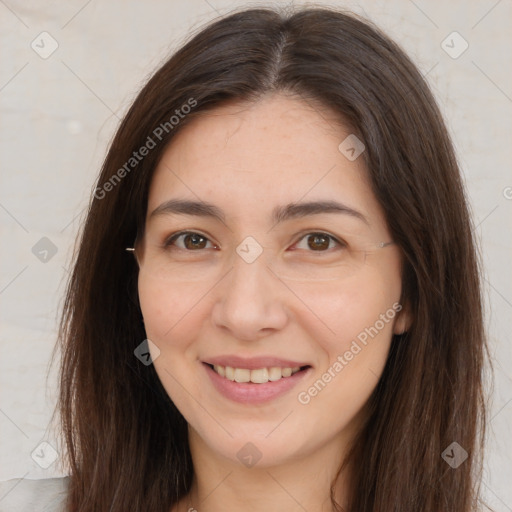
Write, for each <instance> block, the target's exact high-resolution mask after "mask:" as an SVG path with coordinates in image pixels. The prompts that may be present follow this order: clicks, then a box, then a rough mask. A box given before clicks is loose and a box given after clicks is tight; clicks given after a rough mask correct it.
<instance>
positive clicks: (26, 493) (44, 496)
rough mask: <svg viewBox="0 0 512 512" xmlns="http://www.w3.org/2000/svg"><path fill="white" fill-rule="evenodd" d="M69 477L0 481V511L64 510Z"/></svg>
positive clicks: (38, 511) (45, 511)
mask: <svg viewBox="0 0 512 512" xmlns="http://www.w3.org/2000/svg"><path fill="white" fill-rule="evenodd" d="M68 483H69V477H62V478H47V479H43V480H27V479H25V478H15V479H13V480H4V481H0V512H64V506H65V502H66V496H67V488H68Z"/></svg>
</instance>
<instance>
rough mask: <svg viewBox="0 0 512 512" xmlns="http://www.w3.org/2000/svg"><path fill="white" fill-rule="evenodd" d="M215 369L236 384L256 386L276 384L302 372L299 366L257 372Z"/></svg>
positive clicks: (224, 367) (227, 367) (223, 367)
mask: <svg viewBox="0 0 512 512" xmlns="http://www.w3.org/2000/svg"><path fill="white" fill-rule="evenodd" d="M213 369H214V370H215V371H216V372H217V373H218V374H219V375H220V376H221V377H225V378H226V379H228V380H231V381H235V382H253V383H255V384H265V383H267V382H269V381H271V382H274V381H276V380H279V379H281V378H283V377H290V376H291V375H293V374H295V373H297V372H298V371H299V370H300V367H299V366H296V367H295V368H280V367H279V366H272V367H271V368H258V369H257V370H248V369H247V368H232V367H231V366H220V365H218V364H215V365H213Z"/></svg>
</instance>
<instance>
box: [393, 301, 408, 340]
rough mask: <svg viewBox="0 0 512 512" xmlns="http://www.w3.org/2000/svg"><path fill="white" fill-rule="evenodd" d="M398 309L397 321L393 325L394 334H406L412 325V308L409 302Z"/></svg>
mask: <svg viewBox="0 0 512 512" xmlns="http://www.w3.org/2000/svg"><path fill="white" fill-rule="evenodd" d="M401 306H402V307H401V309H400V310H399V311H398V313H397V316H396V319H395V323H394V325H393V334H404V333H405V332H407V331H408V330H409V329H410V327H411V325H412V314H411V308H410V306H409V305H408V304H404V305H401Z"/></svg>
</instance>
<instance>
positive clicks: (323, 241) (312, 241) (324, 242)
mask: <svg viewBox="0 0 512 512" xmlns="http://www.w3.org/2000/svg"><path fill="white" fill-rule="evenodd" d="M330 242H331V241H330V238H329V237H328V236H326V235H322V234H314V235H308V247H309V248H310V249H312V250H313V251H321V250H324V249H328V248H329V244H330Z"/></svg>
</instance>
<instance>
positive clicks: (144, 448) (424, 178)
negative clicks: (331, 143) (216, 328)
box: [59, 8, 488, 512]
mask: <svg viewBox="0 0 512 512" xmlns="http://www.w3.org/2000/svg"><path fill="white" fill-rule="evenodd" d="M274 92H282V93H287V94H291V95H295V96H296V97H297V98H299V99H302V100H304V101H310V102H312V103H313V102H314V103H315V104H317V105H318V104H321V105H323V106H324V107H326V108H328V109H329V110H330V111H333V112H335V113H337V114H338V115H339V116H340V119H342V121H343V122H344V124H345V126H347V127H349V128H350V130H351V132H352V133H354V134H356V135H357V137H358V138H360V139H361V140H362V141H364V144H365V145H366V151H365V152H364V153H363V157H364V158H365V162H366V166H367V168H368V175H369V179H370V182H371V186H372V188H373V191H374V193H375V195H376V197H377V199H378V201H379V202H380V204H381V206H382V208H383V211H384V212H385V216H386V220H387V223H388V226H389V229H390V233H391V234H392V239H393V240H395V241H396V242H397V244H398V245H399V246H400V248H401V250H402V253H403V257H404V269H403V276H402V277H403V296H402V301H401V302H402V303H403V304H405V305H407V307H408V308H410V312H411V315H412V318H413V323H412V325H411V327H410V329H409V330H408V332H407V333H405V334H403V335H400V336H398V335H397V336H395V337H394V339H393V340H392V345H391V350H390V353H389V357H388V360H387V364H386V367H385V369H384V372H383V375H382V376H381V378H380V381H379V383H378V385H377V387H376V389H375V391H374V393H373V394H372V396H371V397H370V399H369V401H368V403H367V410H368V414H367V418H368V419H367V421H366V423H365V424H364V427H363V429H362V430H361V431H360V433H359V435H358V437H357V439H356V440H355V442H354V444H353V449H352V451H351V454H350V456H351V458H350V460H351V461H352V463H353V464H352V467H353V485H352V488H351V496H350V510H351V511H353V512H355V511H359V512H376V511H383V512H384V511H385V512H389V511H396V512H411V511H418V510H421V511H423V512H440V511H446V512H448V511H450V512H451V511H457V512H470V511H473V510H475V509H476V507H477V503H478V496H479V481H480V475H481V453H482V449H483V441H484V435H485V411H486V404H485V400H484V396H485V395H484V392H483V377H482V370H483V364H484V362H485V360H486V356H487V355H488V354H487V345H486V340H485V335H484V329H483V320H482V301H481V291H480V290H481V288H480V278H479V264H478V258H477V253H476V250H475V245H474V239H473V234H472V224H471V219H470V216H469V214H468V207H467V201H466V197H465V192H464V189H463V186H462V184H461V178H460V173H459V169H458V165H457V162H456V158H455V156H454V151H453V148H452V144H451V142H450V138H449V136H448V133H447V130H446V128H445V125H444V123H443V120H442V117H441V115H440V113H439V110H438V108H437V106H436V103H435V100H434V98H433V95H432V93H431V92H430V90H429V88H428V86H427V84H426V82H425V80H424V79H423V78H422V76H421V74H420V73H419V72H418V70H417V69H416V67H415V66H414V65H413V64H412V63H411V61H410V60H409V58H408V57H407V56H406V55H405V53H404V52H403V51H402V50H401V49H400V48H399V47H398V46H397V45H396V44H395V43H394V42H392V41H391V40H390V39H389V38H388V37H386V36H385V35H383V34H382V33H381V32H380V31H379V30H378V29H377V28H376V27H374V26H372V25H371V24H370V23H369V22H366V21H362V20H360V19H358V18H357V17H355V16H353V15H350V14H345V13H342V12H340V11H338V10H332V9H328V8H307V9H301V10H295V11H286V10H280V11H275V10H272V9H251V10H243V11H240V12H236V13H233V14H231V15H229V16H226V17H224V18H221V19H219V20H216V21H215V22H213V23H211V24H209V25H208V26H207V27H206V28H204V29H202V30H201V31H199V32H198V33H196V34H195V35H194V36H193V37H191V38H190V40H189V41H188V42H187V43H186V44H185V45H184V46H183V47H182V48H181V49H180V50H179V51H177V52H176V53H175V54H174V55H172V56H171V58H170V59H169V60H167V61H166V62H165V63H164V64H163V66H161V67H160V69H158V71H156V73H155V74H154V75H153V76H152V78H151V79H150V80H149V81H148V83H147V84H146V85H145V86H144V88H143V89H142V91H141V92H140V93H139V95H138V97H137V98H136V100H135V102H134V103H133V105H132V107H131V108H130V110H129V112H128V113H127V114H126V116H125V118H124V119H123V121H122V123H121V125H120V127H119V129H118V130H117V133H116V135H115V138H114V139H113V141H112V143H111V146H110V150H109V152H108V154H107V156H106V159H105V162H104V164H103V167H102V170H101V174H100V176H99V179H98V182H97V184H96V188H95V190H94V193H93V195H92V198H91V202H90V206H89V210H88V214H87V219H86V222H85V224H84V226H83V229H82V232H81V235H80V239H79V244H78V246H77V250H76V255H75V263H74V268H73V272H72V275H71V277H70V280H69V284H68V288H67V294H66V299H65V304H64V310H63V315H62V320H61V327H60V336H59V340H60V347H61V349H62V368H61V381H60V402H59V406H60V407H59V411H60V416H61V423H62V431H63V439H64V441H65V445H66V447H67V457H68V461H69V465H70V469H71V478H70V486H69V503H68V510H69V511H82V512H85V511H91V512H92V511H94V512H101V511H107V510H108V511H110V512H116V511H118V512H126V511H127V510H140V511H164V510H165V511H167V510H169V509H170V507H171V506H172V505H173V504H175V503H177V502H178V501H179V499H180V498H182V497H183V496H184V495H186V494H187V493H188V491H189V488H190V485H191V481H192V476H193V466H192V459H191V455H190V451H189V447H188V437H187V423H186V421H185V419H184V418H183V416H182V415H181V414H180V412H179V411H178V410H177V409H176V407H175V406H174V404H173V403H172V401H171V400H170V398H169V396H168V395H167V393H166V392H165V390H164V388H163V386H162V385H161V383H160V380H159V378H158V376H157V374H156V372H155V370H154V368H153V365H149V366H146V365H144V364H141V361H139V360H138V359H137V358H136V357H135V356H134V350H135V349H136V347H137V346H139V345H140V343H141V342H142V341H143V340H144V339H145V338H146V335H145V331H144V325H143V322H142V320H141V312H140V308H139V304H138V298H137V271H138V269H137V265H136V262H135V260H134V258H133V257H132V255H131V254H130V253H127V252H126V251H125V248H126V247H129V246H132V245H133V242H134V240H135V239H136V238H137V237H140V236H141V235H142V234H143V229H144V222H145V215H146V208H147V197H148V189H149V185H150V181H151V178H152V173H153V171H154V169H155V167H156V165H157V163H158V161H159V158H160V157H161V156H162V154H163V152H164V150H165V149H166V146H167V144H169V143H170V142H171V141H172V138H173V136H174V135H175V134H176V133H177V132H178V131H179V130H181V129H182V128H183V127H184V126H186V125H187V123H188V122H189V121H190V120H191V119H193V118H194V117H196V116H198V115H201V113H204V111H206V110H209V109H212V108H214V107H216V106H220V105H221V104H223V103H224V102H227V101H230V100H237V101H248V102H251V101H256V100H257V99H259V98H261V97H262V96H263V95H265V94H269V93H274ZM185 105H187V107H186V108H185ZM172 116H174V118H173V117H172ZM156 134H158V136H157V135H156ZM150 139H151V141H152V143H151V142H150ZM143 146H145V147H146V148H148V151H144V153H145V154H144V155H142V153H143V151H140V148H142V147H143ZM134 152H136V153H137V157H135V156H134ZM122 169H124V172H123V171H122ZM454 442H456V443H458V445H460V447H461V449H464V450H465V451H466V452H467V454H468V458H467V460H465V461H464V462H463V463H462V464H461V465H460V466H459V467H457V468H456V469H454V468H452V467H450V465H449V464H448V463H447V462H445V460H446V459H445V460H443V457H442V454H443V452H444V451H445V449H447V448H449V447H450V445H452V443H454ZM452 449H453V446H452ZM456 449H457V450H459V448H457V447H456ZM460 453H462V452H460ZM451 455H453V452H450V456H451ZM341 462H342V461H340V463H341ZM340 465H341V464H340ZM328 484H329V485H331V499H332V501H333V506H334V505H335V500H334V488H335V484H336V483H335V482H328ZM337 510H341V508H340V507H338V506H337Z"/></svg>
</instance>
